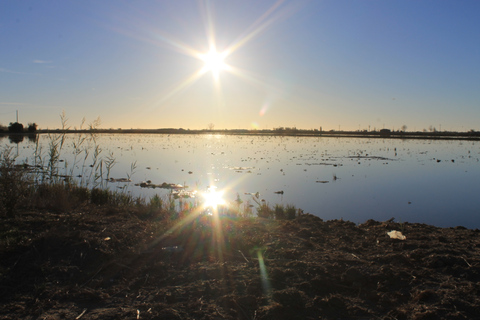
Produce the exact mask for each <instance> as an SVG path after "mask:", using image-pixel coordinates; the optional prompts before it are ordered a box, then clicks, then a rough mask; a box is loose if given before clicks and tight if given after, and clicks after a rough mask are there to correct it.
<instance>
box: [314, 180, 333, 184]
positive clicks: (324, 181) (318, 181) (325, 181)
mask: <svg viewBox="0 0 480 320" xmlns="http://www.w3.org/2000/svg"><path fill="white" fill-rule="evenodd" d="M315 182H316V183H329V182H330V181H327V180H317V181H315Z"/></svg>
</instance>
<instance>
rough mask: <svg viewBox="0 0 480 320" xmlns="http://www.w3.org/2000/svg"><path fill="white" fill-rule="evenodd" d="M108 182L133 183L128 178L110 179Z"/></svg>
mask: <svg viewBox="0 0 480 320" xmlns="http://www.w3.org/2000/svg"><path fill="white" fill-rule="evenodd" d="M108 182H132V180H131V179H128V178H117V179H115V178H110V179H108Z"/></svg>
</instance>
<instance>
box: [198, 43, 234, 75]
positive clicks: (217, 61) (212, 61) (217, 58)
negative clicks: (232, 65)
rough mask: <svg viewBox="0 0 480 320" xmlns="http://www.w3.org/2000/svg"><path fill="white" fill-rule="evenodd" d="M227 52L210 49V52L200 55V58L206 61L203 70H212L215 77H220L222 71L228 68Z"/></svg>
mask: <svg viewBox="0 0 480 320" xmlns="http://www.w3.org/2000/svg"><path fill="white" fill-rule="evenodd" d="M226 56H227V54H226V53H225V52H218V51H217V50H216V49H210V51H209V52H207V53H205V54H201V55H200V59H201V60H202V61H203V62H204V66H203V68H202V72H203V73H205V72H209V71H210V72H212V74H213V76H214V77H215V79H217V78H218V75H219V74H220V71H222V70H225V69H227V64H226V63H225V58H226Z"/></svg>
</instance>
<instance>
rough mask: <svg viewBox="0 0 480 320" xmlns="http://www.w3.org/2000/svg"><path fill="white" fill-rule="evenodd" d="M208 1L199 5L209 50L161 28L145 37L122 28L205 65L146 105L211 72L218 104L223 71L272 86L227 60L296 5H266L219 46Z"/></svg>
mask: <svg viewBox="0 0 480 320" xmlns="http://www.w3.org/2000/svg"><path fill="white" fill-rule="evenodd" d="M205 4H206V5H201V6H200V11H201V12H202V16H203V20H204V26H205V33H206V38H205V40H206V45H207V47H208V48H209V49H208V50H206V51H202V50H198V49H196V48H194V47H193V46H191V45H189V44H187V43H185V42H182V41H180V40H179V39H177V38H175V37H173V36H171V35H168V34H167V33H166V32H164V31H162V30H154V29H153V30H148V34H149V36H142V37H140V36H139V35H133V34H132V33H131V32H123V33H124V34H126V35H129V36H132V37H135V38H137V39H138V40H141V41H145V42H148V43H151V44H154V45H157V46H165V45H166V46H167V47H168V48H170V49H171V50H173V51H176V52H178V53H181V54H183V55H185V56H188V57H192V58H194V59H196V60H198V61H199V62H201V63H202V66H201V67H200V68H199V69H197V70H195V71H193V72H192V73H191V74H189V75H187V76H185V77H184V78H183V79H182V80H180V81H179V82H177V83H176V84H174V85H172V86H171V87H170V88H168V89H166V90H163V92H162V94H161V97H160V98H159V99H157V100H156V102H154V103H153V105H151V106H149V107H147V109H150V110H151V109H154V108H157V107H159V106H161V105H163V104H164V103H165V102H166V101H168V100H169V99H171V98H172V97H174V96H175V95H177V94H179V93H180V92H183V91H185V90H186V89H188V88H189V87H191V86H192V85H194V84H195V83H196V82H197V81H199V80H200V79H202V78H203V77H204V76H205V75H208V74H211V75H212V78H213V83H214V89H215V92H214V94H215V95H216V97H217V101H218V103H219V105H221V104H222V103H221V102H222V92H221V85H220V83H221V77H222V73H228V74H231V75H233V76H235V77H237V78H239V79H242V80H243V81H245V82H247V83H250V84H251V85H253V86H254V87H257V88H267V90H270V89H271V87H272V86H271V85H269V84H268V82H267V81H265V80H264V79H262V77H261V76H260V75H256V74H255V73H254V72H251V71H247V70H244V69H240V68H238V67H235V66H233V65H231V64H229V61H228V60H229V58H230V56H232V55H233V54H234V53H235V52H236V51H237V50H238V49H240V48H242V47H244V46H245V45H246V44H248V43H249V42H250V41H252V40H253V39H255V38H256V37H258V36H259V35H260V34H262V33H263V32H264V31H265V30H267V29H268V28H270V27H271V26H272V25H273V24H274V23H275V22H277V21H279V20H280V19H282V18H285V17H287V16H289V15H290V14H292V13H293V12H294V11H295V8H293V7H292V5H290V4H289V5H288V6H283V4H284V1H283V0H280V1H277V2H275V3H274V4H273V5H272V6H270V7H269V8H267V9H266V11H265V12H264V13H263V14H261V15H260V17H259V18H257V19H256V20H255V21H254V22H253V23H252V24H251V25H250V26H249V27H248V28H246V29H245V31H244V32H243V34H242V35H241V36H239V37H237V39H235V40H233V41H231V43H230V45H228V46H226V47H223V48H220V47H219V46H217V38H216V32H215V24H214V20H213V14H212V11H213V10H212V9H211V8H210V6H209V5H208V2H206V3H205ZM150 110H144V112H148V111H150Z"/></svg>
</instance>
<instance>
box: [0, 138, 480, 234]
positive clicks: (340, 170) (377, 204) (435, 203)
mask: <svg viewBox="0 0 480 320" xmlns="http://www.w3.org/2000/svg"><path fill="white" fill-rule="evenodd" d="M75 139H78V136H75V135H68V136H67V140H66V142H65V144H64V147H63V150H62V155H61V158H63V159H64V160H66V162H67V163H72V162H73V160H72V145H73V141H74V140H75ZM48 141H49V138H48V136H47V135H42V136H40V144H41V145H42V146H44V151H45V150H46V149H47V144H48ZM0 144H2V145H14V144H12V143H11V142H9V141H8V139H2V140H0ZM90 144H91V147H92V146H94V143H93V142H92V141H90ZM96 144H97V145H98V146H100V147H101V149H102V153H101V154H102V155H103V156H106V155H108V154H112V155H113V157H114V158H115V160H116V162H117V163H116V164H115V166H114V167H113V169H112V174H111V177H114V178H123V177H127V175H129V174H132V172H131V165H132V164H133V163H136V169H135V172H134V173H133V175H132V177H131V178H132V182H131V183H122V182H116V183H110V186H111V187H114V188H115V187H123V186H125V185H128V190H129V191H130V192H133V193H134V194H141V195H145V196H151V195H153V194H156V193H158V194H161V195H166V194H167V193H168V192H169V191H168V190H165V189H146V188H141V187H139V186H135V185H134V184H135V183H137V184H138V183H140V182H142V181H146V180H151V181H152V183H155V184H161V183H163V182H166V183H175V184H182V185H187V186H189V189H192V188H197V189H206V188H207V187H208V186H209V185H215V186H217V187H218V189H219V190H225V198H226V200H230V201H232V200H234V199H236V197H237V194H239V195H240V197H241V198H242V200H243V201H247V200H249V199H250V198H251V196H250V195H246V194H245V193H256V192H258V193H259V199H265V200H266V201H267V203H269V204H270V205H274V204H277V203H278V204H284V205H287V204H292V205H295V206H296V207H298V208H302V209H303V210H304V211H305V212H309V213H312V214H315V215H317V216H319V217H321V218H323V219H340V218H343V219H346V220H350V221H354V222H356V223H361V222H364V221H366V220H367V219H376V220H386V219H389V218H391V217H395V218H396V220H397V221H399V220H400V221H408V222H425V223H428V224H434V225H437V226H457V225H463V226H465V227H468V228H480V201H479V191H480V163H479V158H480V148H479V147H480V143H479V142H472V141H439V140H397V139H368V138H323V137H320V138H319V137H261V136H221V135H218V136H217V135H140V134H135V135H127V134H117V135H108V134H102V135H98V136H97V137H96ZM34 149H35V144H33V143H31V142H28V141H24V142H22V143H19V144H18V153H19V158H18V159H19V160H20V161H23V160H25V159H30V160H29V161H30V163H31V162H32V160H31V159H32V153H33V151H34ZM88 161H91V160H87V161H86V165H88ZM77 167H78V168H76V169H75V170H76V171H77V172H78V171H80V170H81V169H82V165H81V163H80V164H78V163H77ZM281 191H283V194H282V193H281ZM276 192H277V193H276Z"/></svg>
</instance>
